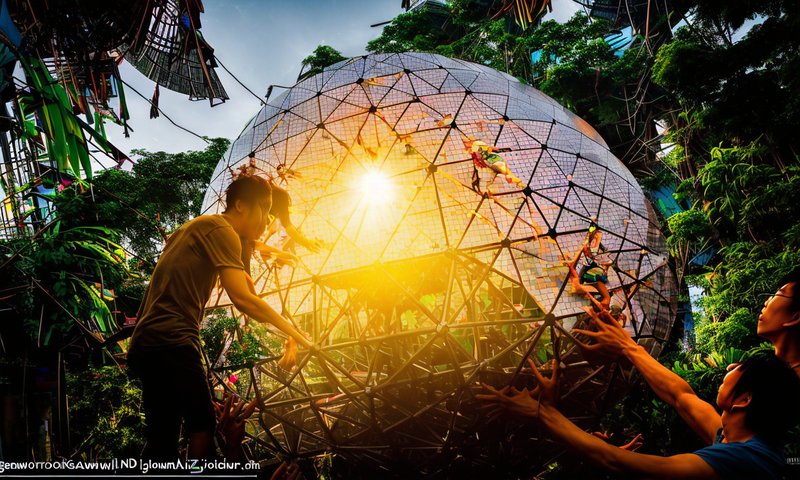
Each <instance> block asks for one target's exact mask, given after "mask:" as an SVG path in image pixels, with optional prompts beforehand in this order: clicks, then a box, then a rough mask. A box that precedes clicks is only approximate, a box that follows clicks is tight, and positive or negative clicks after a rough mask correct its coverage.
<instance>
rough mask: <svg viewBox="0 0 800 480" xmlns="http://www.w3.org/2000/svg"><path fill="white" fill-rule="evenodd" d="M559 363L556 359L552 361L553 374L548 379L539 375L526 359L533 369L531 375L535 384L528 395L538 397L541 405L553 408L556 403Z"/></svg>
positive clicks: (531, 363)
mask: <svg viewBox="0 0 800 480" xmlns="http://www.w3.org/2000/svg"><path fill="white" fill-rule="evenodd" d="M557 348H558V346H556V349H557ZM560 363H561V362H560V361H559V359H558V358H554V359H553V360H552V364H553V367H552V368H553V374H552V375H550V378H544V375H542V374H541V373H539V369H538V368H536V365H535V364H534V363H533V360H531V359H530V358H529V359H528V364H530V366H531V369H533V375H534V376H535V377H536V382H537V385H536V388H534V389H533V390H531V392H530V395H531V397H533V396H538V400H539V402H540V403H541V404H542V405H547V406H550V407H555V406H556V403H558V369H559V364H560Z"/></svg>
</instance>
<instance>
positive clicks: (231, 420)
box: [214, 395, 258, 449]
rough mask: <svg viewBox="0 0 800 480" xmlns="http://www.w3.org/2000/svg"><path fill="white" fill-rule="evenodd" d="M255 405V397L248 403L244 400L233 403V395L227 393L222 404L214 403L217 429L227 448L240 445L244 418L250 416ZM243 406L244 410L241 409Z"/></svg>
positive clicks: (235, 447)
mask: <svg viewBox="0 0 800 480" xmlns="http://www.w3.org/2000/svg"><path fill="white" fill-rule="evenodd" d="M257 405H258V402H257V401H256V399H255V398H254V399H253V400H252V401H251V402H250V403H246V402H245V401H244V400H240V401H238V402H236V403H234V395H229V396H228V398H226V399H225V404H224V405H222V406H220V405H219V404H218V403H214V410H216V412H217V415H218V416H219V420H218V421H217V430H218V431H219V433H221V434H222V436H223V437H224V438H225V443H226V444H227V445H228V449H238V448H240V447H241V446H242V440H244V427H245V425H246V422H245V420H247V419H248V418H250V415H252V414H253V411H254V410H255V409H256V406H257ZM243 408H244V411H242V409H243Z"/></svg>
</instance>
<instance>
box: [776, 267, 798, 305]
mask: <svg viewBox="0 0 800 480" xmlns="http://www.w3.org/2000/svg"><path fill="white" fill-rule="evenodd" d="M787 283H794V284H795V285H794V289H793V290H794V293H793V295H792V303H791V304H790V305H789V308H790V309H791V311H792V312H798V311H800V295H798V293H800V267H799V268H795V269H794V270H792V271H791V272H789V273H787V274H786V275H784V276H783V278H781V283H779V284H778V288H781V287H782V286H784V285H786V284H787Z"/></svg>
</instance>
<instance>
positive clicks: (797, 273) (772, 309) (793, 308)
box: [756, 268, 800, 342]
mask: <svg viewBox="0 0 800 480" xmlns="http://www.w3.org/2000/svg"><path fill="white" fill-rule="evenodd" d="M799 282H800V268H796V269H795V270H793V271H792V272H791V273H789V274H788V275H786V276H784V277H783V278H782V279H781V281H780V283H779V286H780V288H778V291H777V292H775V293H774V294H773V295H772V296H770V297H767V299H766V301H765V302H764V308H762V309H761V315H760V316H759V317H758V328H757V330H756V331H757V333H758V335H759V336H761V337H764V338H766V339H767V340H771V341H773V342H774V341H775V340H776V338H777V337H778V336H780V335H781V334H784V333H787V332H788V331H789V330H794V331H796V334H797V335H800V295H798V294H799V293H800V283H799ZM799 340H800V338H799Z"/></svg>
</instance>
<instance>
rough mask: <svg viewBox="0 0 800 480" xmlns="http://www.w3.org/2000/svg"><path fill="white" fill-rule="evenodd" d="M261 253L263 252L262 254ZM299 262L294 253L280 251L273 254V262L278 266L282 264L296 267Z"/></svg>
mask: <svg viewBox="0 0 800 480" xmlns="http://www.w3.org/2000/svg"><path fill="white" fill-rule="evenodd" d="M262 255H263V254H262ZM298 263H300V259H299V258H297V255H294V254H292V253H289V252H280V253H276V254H275V264H276V265H278V266H279V267H282V266H284V265H289V266H290V267H292V268H295V267H297V264H298Z"/></svg>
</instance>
